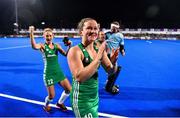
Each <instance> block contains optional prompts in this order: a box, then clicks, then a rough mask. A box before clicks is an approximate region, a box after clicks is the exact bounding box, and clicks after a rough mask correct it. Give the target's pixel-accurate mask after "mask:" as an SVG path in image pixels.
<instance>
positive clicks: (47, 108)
mask: <svg viewBox="0 0 180 118" xmlns="http://www.w3.org/2000/svg"><path fill="white" fill-rule="evenodd" d="M43 109H44V110H45V111H46V112H47V113H50V111H51V107H50V106H43Z"/></svg>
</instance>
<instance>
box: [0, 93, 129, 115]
mask: <svg viewBox="0 0 180 118" xmlns="http://www.w3.org/2000/svg"><path fill="white" fill-rule="evenodd" d="M0 96H1V97H5V98H10V99H15V100H19V101H23V102H29V103H33V104H38V105H44V102H40V101H36V100H31V99H26V98H21V97H16V96H11V95H6V94H2V93H0ZM50 106H51V107H55V108H57V106H56V105H55V104H50ZM66 107H67V106H66ZM67 109H68V110H72V108H71V107H67ZM98 115H99V116H104V117H109V118H127V117H124V116H118V115H112V114H107V113H100V112H99V113H98Z"/></svg>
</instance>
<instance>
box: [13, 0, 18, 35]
mask: <svg viewBox="0 0 180 118" xmlns="http://www.w3.org/2000/svg"><path fill="white" fill-rule="evenodd" d="M14 2H15V17H16V21H15V23H14V26H15V31H16V34H19V24H18V6H17V0H14Z"/></svg>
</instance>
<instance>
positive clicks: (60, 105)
mask: <svg viewBox="0 0 180 118" xmlns="http://www.w3.org/2000/svg"><path fill="white" fill-rule="evenodd" d="M56 106H57V107H58V108H60V109H61V110H63V111H67V108H66V106H65V105H64V104H63V103H62V104H59V103H56Z"/></svg>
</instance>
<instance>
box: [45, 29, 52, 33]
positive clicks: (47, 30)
mask: <svg viewBox="0 0 180 118" xmlns="http://www.w3.org/2000/svg"><path fill="white" fill-rule="evenodd" d="M45 32H52V33H53V30H52V29H51V28H45V29H44V31H43V33H45Z"/></svg>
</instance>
